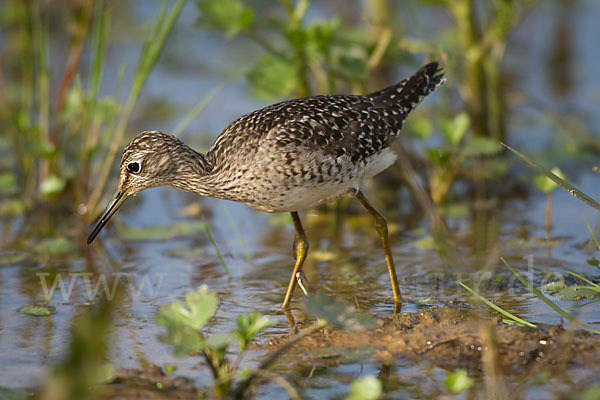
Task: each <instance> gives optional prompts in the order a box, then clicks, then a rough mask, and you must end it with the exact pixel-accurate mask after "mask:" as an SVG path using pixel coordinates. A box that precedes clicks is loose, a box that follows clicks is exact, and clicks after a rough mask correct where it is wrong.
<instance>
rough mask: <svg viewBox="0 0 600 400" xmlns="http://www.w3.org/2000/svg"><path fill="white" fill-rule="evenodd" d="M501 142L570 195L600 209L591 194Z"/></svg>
mask: <svg viewBox="0 0 600 400" xmlns="http://www.w3.org/2000/svg"><path fill="white" fill-rule="evenodd" d="M501 144H502V146H504V147H506V148H507V149H508V150H510V151H512V152H513V153H514V154H515V155H516V156H517V157H519V158H520V159H521V160H523V161H525V162H526V163H527V164H529V165H531V166H532V167H533V168H535V169H537V170H538V171H539V172H541V173H542V174H544V175H546V176H547V177H548V178H550V179H552V180H553V181H554V182H556V183H557V184H558V186H560V187H562V188H563V189H565V190H566V191H567V192H569V194H570V195H572V196H573V197H575V198H577V199H579V200H581V201H583V202H584V203H586V204H587V205H589V206H591V207H594V208H595V209H596V210H600V204H599V203H598V202H597V201H596V200H594V199H592V198H591V197H590V196H588V195H587V194H585V193H583V192H582V191H581V190H579V189H577V188H576V187H575V186H573V185H571V184H570V183H569V182H567V181H565V180H564V179H562V178H560V177H558V176H556V175H555V174H553V173H552V171H550V170H548V169H546V168H544V167H542V166H541V165H539V164H537V163H536V162H534V161H533V160H531V159H529V158H527V157H526V156H525V155H524V154H522V153H520V152H518V151H517V150H515V149H513V148H512V147H510V146H508V145H506V144H504V143H501Z"/></svg>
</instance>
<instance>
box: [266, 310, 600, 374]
mask: <svg viewBox="0 0 600 400" xmlns="http://www.w3.org/2000/svg"><path fill="white" fill-rule="evenodd" d="M378 321H379V326H378V327H377V328H374V329H368V330H359V331H347V330H340V329H336V328H334V327H330V326H327V327H325V328H323V329H322V330H321V331H319V332H318V333H316V334H313V335H311V336H309V337H306V338H304V339H302V340H301V341H299V342H298V343H296V344H295V345H293V346H292V347H291V348H290V349H288V351H287V354H289V355H292V356H297V357H299V358H301V359H304V360H305V361H307V362H310V363H314V362H321V363H323V364H325V365H330V366H331V365H336V364H338V363H344V362H348V361H351V360H352V359H355V358H364V356H365V355H370V356H371V357H372V359H373V360H375V361H378V362H381V363H383V364H394V363H395V362H396V361H397V360H399V359H404V360H407V361H409V362H414V363H418V362H422V361H424V360H427V361H431V362H432V363H435V364H436V365H437V366H440V367H443V368H448V369H455V368H466V369H469V370H471V371H481V370H483V367H484V363H485V357H486V355H489V356H491V357H492V358H491V359H493V360H494V363H496V364H498V365H497V366H498V367H499V368H501V370H500V371H498V372H501V373H504V374H511V373H521V372H523V371H525V370H527V369H529V368H531V367H533V366H540V365H546V366H551V367H557V368H565V367H570V366H585V365H587V364H590V363H591V364H593V365H595V363H596V362H597V360H598V359H599V358H600V335H594V334H590V333H587V332H584V331H580V330H571V329H565V327H563V326H560V325H554V326H550V325H541V326H540V325H538V327H536V328H530V327H523V326H514V325H508V324H506V323H504V322H502V320H501V319H500V318H497V319H492V320H490V319H481V318H479V317H478V315H477V313H476V311H474V310H473V309H470V308H463V307H461V306H457V307H447V306H444V307H442V306H434V307H431V308H429V309H427V310H422V311H419V312H417V313H400V314H397V315H393V316H389V317H382V318H380V319H379V320H378ZM285 340H286V339H285V338H275V339H273V340H271V341H270V342H269V344H268V345H267V346H268V347H269V348H271V349H275V348H276V347H278V346H280V345H281V344H282V342H284V341H285Z"/></svg>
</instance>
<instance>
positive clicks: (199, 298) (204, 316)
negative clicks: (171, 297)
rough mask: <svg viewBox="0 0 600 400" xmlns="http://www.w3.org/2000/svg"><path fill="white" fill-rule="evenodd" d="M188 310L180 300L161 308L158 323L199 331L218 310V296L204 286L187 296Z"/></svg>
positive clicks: (188, 293) (157, 318)
mask: <svg viewBox="0 0 600 400" xmlns="http://www.w3.org/2000/svg"><path fill="white" fill-rule="evenodd" d="M185 302H186V304H187V308H186V307H185V306H184V305H183V303H181V302H180V301H179V300H175V301H174V302H172V303H171V304H165V305H163V306H161V307H160V309H159V310H158V314H157V317H156V321H157V322H158V323H159V324H160V325H164V326H167V327H169V326H173V327H177V326H187V327H189V328H192V329H195V330H199V329H200V328H202V327H203V326H204V324H206V322H208V320H209V319H210V318H211V317H212V316H213V315H214V313H215V311H216V310H217V304H218V299H217V294H216V292H215V291H213V290H210V289H209V288H208V286H206V285H202V286H200V287H199V288H198V289H196V290H192V291H189V292H187V293H186V294H185Z"/></svg>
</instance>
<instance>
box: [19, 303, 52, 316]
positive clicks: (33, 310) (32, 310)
mask: <svg viewBox="0 0 600 400" xmlns="http://www.w3.org/2000/svg"><path fill="white" fill-rule="evenodd" d="M17 311H18V312H20V313H21V314H27V315H32V316H34V317H45V316H48V315H52V314H56V307H52V306H44V305H37V304H32V305H28V306H23V307H21V308H19V309H18V310H17Z"/></svg>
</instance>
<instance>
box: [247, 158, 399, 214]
mask: <svg viewBox="0 0 600 400" xmlns="http://www.w3.org/2000/svg"><path fill="white" fill-rule="evenodd" d="M396 158H397V155H396V153H394V152H393V151H392V150H391V149H389V148H387V149H384V150H383V151H381V152H379V153H378V154H375V155H373V156H371V157H369V158H368V159H366V160H364V161H363V163H361V164H357V165H348V166H346V168H345V169H342V172H340V173H339V174H337V175H336V176H335V177H329V178H328V179H326V180H325V181H324V182H321V183H316V182H315V181H310V180H309V181H306V182H300V184H297V185H293V186H290V187H289V188H288V190H286V191H285V192H281V193H278V194H277V195H276V196H274V197H273V198H271V199H269V201H264V200H263V201H261V204H260V205H256V204H248V205H250V206H251V207H253V208H255V209H257V210H260V211H267V212H291V211H300V210H306V209H308V208H313V207H315V206H317V205H319V204H321V203H323V202H328V201H333V200H336V199H338V198H340V197H342V196H344V195H345V194H347V193H348V192H356V191H357V190H358V189H359V187H360V183H361V181H363V180H364V179H368V178H371V177H373V176H375V175H377V174H378V173H380V172H381V171H383V170H385V169H387V168H388V167H389V166H390V165H392V164H393V163H394V162H395V161H396Z"/></svg>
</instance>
